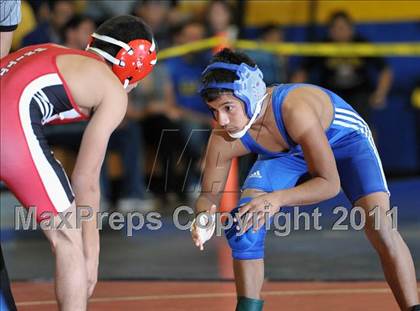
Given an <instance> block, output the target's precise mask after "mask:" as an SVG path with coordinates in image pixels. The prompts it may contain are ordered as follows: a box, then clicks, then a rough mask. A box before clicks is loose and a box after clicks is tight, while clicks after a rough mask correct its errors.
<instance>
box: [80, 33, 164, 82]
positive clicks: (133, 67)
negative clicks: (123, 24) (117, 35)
mask: <svg viewBox="0 0 420 311" xmlns="http://www.w3.org/2000/svg"><path fill="white" fill-rule="evenodd" d="M92 37H93V38H95V39H99V40H102V41H106V42H108V43H111V44H115V45H118V46H121V47H122V49H121V50H120V51H119V52H118V53H117V55H116V56H115V57H113V56H111V55H110V54H108V53H106V52H105V51H102V50H100V49H98V48H94V47H90V44H89V46H88V48H87V50H92V51H95V52H97V53H99V54H100V55H102V56H103V57H104V58H105V59H107V60H108V61H110V62H111V63H112V64H113V66H112V71H113V72H114V73H115V75H116V76H117V77H118V79H120V81H121V83H122V84H123V85H124V87H126V86H127V85H128V84H134V83H137V82H138V81H140V80H141V79H143V78H144V77H146V76H147V75H148V74H149V73H150V72H151V71H152V70H153V66H154V65H155V64H156V62H157V58H156V45H155V42H154V40H152V42H150V41H148V40H145V39H136V40H132V41H130V42H129V43H124V42H122V41H119V40H116V39H114V38H111V37H108V36H104V35H98V34H96V33H94V34H92Z"/></svg>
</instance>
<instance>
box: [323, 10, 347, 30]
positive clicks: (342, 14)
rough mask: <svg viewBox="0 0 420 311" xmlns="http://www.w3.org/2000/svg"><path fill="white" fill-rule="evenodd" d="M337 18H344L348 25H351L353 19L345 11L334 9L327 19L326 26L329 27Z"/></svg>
mask: <svg viewBox="0 0 420 311" xmlns="http://www.w3.org/2000/svg"><path fill="white" fill-rule="evenodd" d="M338 19H344V20H345V21H346V22H347V23H348V24H349V25H353V20H352V18H351V17H350V15H349V14H348V13H347V12H346V11H336V12H334V13H332V14H331V15H330V17H329V19H328V27H331V26H332V25H333V24H334V23H335V22H336V21H337V20H338Z"/></svg>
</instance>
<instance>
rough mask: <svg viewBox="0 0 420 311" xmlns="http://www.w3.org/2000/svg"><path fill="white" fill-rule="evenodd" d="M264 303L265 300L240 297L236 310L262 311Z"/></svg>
mask: <svg viewBox="0 0 420 311" xmlns="http://www.w3.org/2000/svg"><path fill="white" fill-rule="evenodd" d="M263 305H264V301H263V300H259V299H252V298H248V297H238V303H237V304H236V309H235V311H262V309H263Z"/></svg>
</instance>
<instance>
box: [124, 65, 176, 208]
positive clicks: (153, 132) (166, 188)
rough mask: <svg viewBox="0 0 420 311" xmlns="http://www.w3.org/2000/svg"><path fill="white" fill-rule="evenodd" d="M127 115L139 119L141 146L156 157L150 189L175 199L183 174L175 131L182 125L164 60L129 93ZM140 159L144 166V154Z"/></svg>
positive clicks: (151, 155) (163, 197) (169, 199)
mask: <svg viewBox="0 0 420 311" xmlns="http://www.w3.org/2000/svg"><path fill="white" fill-rule="evenodd" d="M127 117H128V118H129V119H132V120H136V121H138V122H139V124H140V129H141V133H140V149H141V150H148V151H149V152H148V153H149V158H150V160H153V163H149V168H150V167H151V171H150V177H149V182H148V185H147V191H150V190H152V191H155V192H158V193H160V194H161V195H160V196H159V197H160V198H161V199H162V201H163V202H164V203H167V202H170V201H172V200H174V199H176V192H178V191H179V189H177V187H178V185H179V184H180V183H181V182H182V176H180V174H178V171H177V170H176V165H175V162H176V161H177V159H176V154H177V152H179V149H180V148H181V146H182V141H181V139H180V137H179V135H177V134H178V133H177V132H174V131H176V130H177V129H178V128H179V125H178V118H179V110H178V108H177V107H176V106H175V95H174V92H173V86H172V83H171V79H170V77H169V74H168V71H167V69H166V66H165V64H164V63H162V62H160V63H158V64H157V65H156V66H155V67H154V69H153V72H151V73H150V74H149V75H148V76H147V77H146V78H144V79H143V80H142V84H141V87H138V88H136V89H134V90H133V91H132V92H131V93H130V95H129V100H128V109H127ZM168 130H169V131H168ZM146 145H147V147H146ZM150 152H152V153H153V154H150ZM142 155H143V153H141V154H140V156H142ZM149 162H150V161H149ZM140 163H141V164H140V168H141V170H142V169H143V166H142V164H144V163H145V161H144V159H143V158H141V161H140ZM141 172H143V171H141Z"/></svg>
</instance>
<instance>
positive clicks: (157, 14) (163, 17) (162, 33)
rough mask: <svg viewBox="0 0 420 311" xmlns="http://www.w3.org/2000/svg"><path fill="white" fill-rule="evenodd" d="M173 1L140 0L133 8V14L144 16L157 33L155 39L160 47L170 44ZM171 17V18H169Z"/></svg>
mask: <svg viewBox="0 0 420 311" xmlns="http://www.w3.org/2000/svg"><path fill="white" fill-rule="evenodd" d="M170 10H171V2H170V1H167V0H166V1H164V0H153V1H152V0H139V1H137V2H136V4H135V5H134V8H133V13H132V14H133V15H135V16H138V17H140V18H142V19H143V20H144V21H145V22H146V23H147V24H148V25H150V27H151V28H152V31H153V33H154V34H155V37H154V38H155V40H156V42H157V45H158V47H159V49H161V50H162V49H164V48H167V47H169V45H170V43H171V42H170V41H171V38H170V34H169V29H170V28H171V21H170V19H169V17H170ZM168 19H169V20H168Z"/></svg>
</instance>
